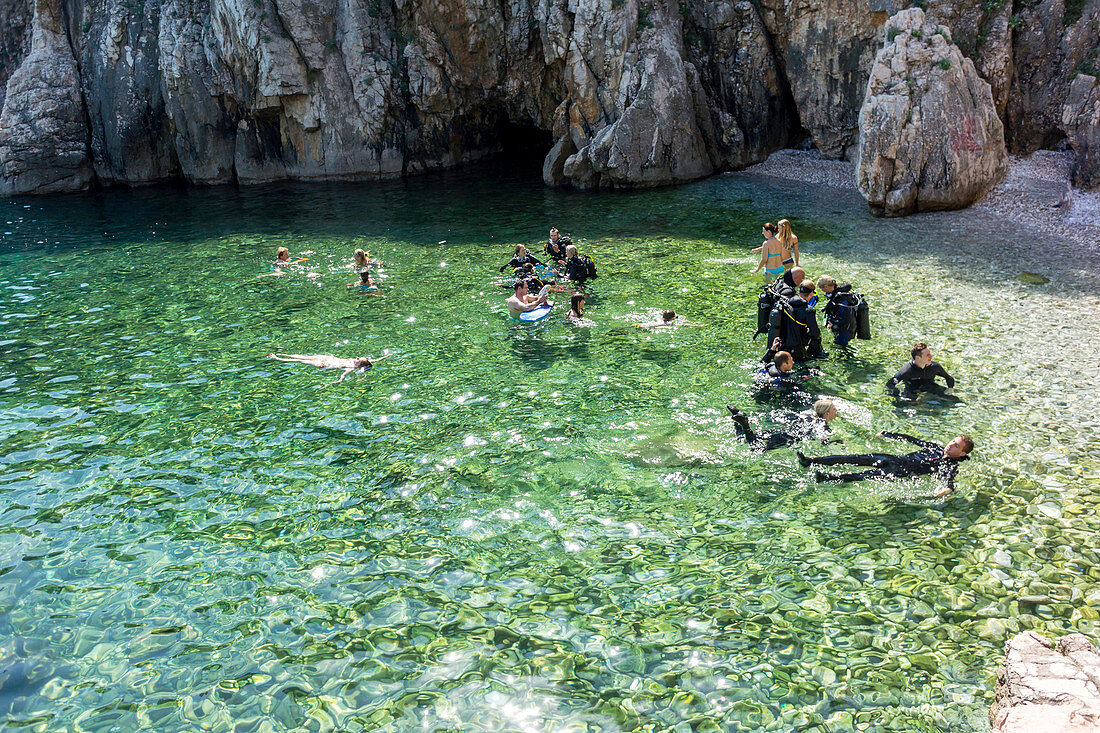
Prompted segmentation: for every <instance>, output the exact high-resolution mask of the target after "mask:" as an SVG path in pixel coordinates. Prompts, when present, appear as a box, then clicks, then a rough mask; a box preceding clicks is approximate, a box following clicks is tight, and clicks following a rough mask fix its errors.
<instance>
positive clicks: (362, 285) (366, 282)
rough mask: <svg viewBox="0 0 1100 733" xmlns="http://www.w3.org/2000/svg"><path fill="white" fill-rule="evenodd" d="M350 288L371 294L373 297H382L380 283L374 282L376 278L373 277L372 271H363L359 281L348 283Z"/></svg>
mask: <svg viewBox="0 0 1100 733" xmlns="http://www.w3.org/2000/svg"><path fill="white" fill-rule="evenodd" d="M348 287H349V288H359V289H360V290H361V291H363V292H364V293H371V294H372V295H382V293H381V292H380V291H379V290H378V283H376V282H375V281H374V276H373V275H371V272H370V270H363V271H362V272H360V273H359V279H358V280H356V281H355V282H353V283H348ZM382 297H385V296H382Z"/></svg>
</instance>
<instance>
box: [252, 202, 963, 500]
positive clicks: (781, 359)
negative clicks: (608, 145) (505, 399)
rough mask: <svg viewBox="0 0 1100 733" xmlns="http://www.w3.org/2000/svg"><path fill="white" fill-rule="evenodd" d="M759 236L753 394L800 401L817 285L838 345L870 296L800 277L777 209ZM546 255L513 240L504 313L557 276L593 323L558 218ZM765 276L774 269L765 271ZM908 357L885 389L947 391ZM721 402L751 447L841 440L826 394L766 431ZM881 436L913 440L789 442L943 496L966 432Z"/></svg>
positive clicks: (832, 461) (362, 364)
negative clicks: (884, 447) (871, 447)
mask: <svg viewBox="0 0 1100 733" xmlns="http://www.w3.org/2000/svg"><path fill="white" fill-rule="evenodd" d="M762 234H763V236H764V242H763V243H762V244H761V246H760V247H757V248H755V249H753V250H752V252H754V253H756V252H759V253H760V262H759V264H758V265H757V267H756V269H755V270H753V273H754V274H755V273H757V272H759V271H760V270H761V269H762V268H763V269H764V273H765V281H766V282H767V283H768V284H767V285H765V287H764V289H763V291H762V292H761V293H760V296H759V298H758V299H757V330H756V333H755V334H754V338H755V336H757V335H760V334H767V350H766V351H765V353H764V356H763V359H762V362H763V364H764V365H763V366H762V367H761V368H760V369H759V370H758V371H757V373H756V375H755V377H754V385H755V387H756V390H757V397H758V399H760V400H762V401H772V400H773V399H776V398H778V399H780V400H782V401H783V402H784V403H785V404H791V403H795V404H801V405H803V406H805V405H808V404H809V400H808V399H806V398H807V395H806V393H805V392H804V391H803V390H802V388H801V384H800V383H801V381H802V380H805V379H807V378H808V375H805V374H803V375H796V374H795V373H794V371H793V370H794V367H795V364H796V363H800V364H804V363H807V362H809V361H812V360H814V359H822V358H825V357H827V356H828V352H826V351H825V350H824V348H823V347H822V340H821V329H820V327H819V326H818V322H817V311H816V306H817V305H818V303H819V302H820V297H819V295H818V291H819V290H820V292H821V293H822V295H823V297H824V298H825V305H824V307H823V308H822V311H823V313H824V316H825V325H826V327H827V328H828V330H829V331H830V332H831V333H832V335H833V341H834V343H835V344H836V345H837V346H840V347H845V346H847V345H848V344H849V343H850V342H851V341H852V340H853V339H856V338H858V339H869V338H871V327H870V317H869V306H868V303H867V300H866V298H864V296H863V295H862V294H861V293H858V292H856V291H854V290H853V288H852V286H851V284H849V283H838V282H837V281H836V280H835V279H834V278H832V277H830V276H828V275H822V276H821V277H819V278H818V279H817V282H816V285H815V283H814V282H813V281H812V280H809V279H807V278H806V271H805V270H804V269H803V268H802V267H800V266H799V250H798V237H797V236H795V235H794V233H793V232H792V231H791V225H790V222H789V221H788V220H786V219H781V220H780V221H779V223H778V225H776V224H772V223H770V222H769V223H767V224H765V225H764V227H763V230H762ZM543 248H544V250H545V253H546V260H545V261H544V260H541V259H539V258H538V257H536V256H535V255H533V254H531V253H530V252H528V250H527V248H526V247H525V246H524V245H522V244H521V245H517V246H516V248H515V252H514V256H513V257H512V259H511V260H509V261H508V262H506V263H505V264H503V265H502V266H501V267H500V269H499V271H498V272H499V273H504V272H505V270H508V269H511V270H512V280H511V282H510V283H505V284H502V286H501V287H510V288H511V289H512V291H513V294H512V296H511V297H509V298H508V299H507V301H506V305H507V307H508V311H509V314H510V315H511V317H512V318H514V319H517V320H529V321H536V320H541V319H543V318H545V317H546V316H547V315H548V314H549V312H550V310H551V309H552V307H553V302H552V301H550V300H549V294H550V293H551V292H552V291H555V290H556V291H557V292H562V290H563V289H564V284H565V283H567V282H568V283H569V284H571V285H572V286H573V288H574V291H575V292H574V294H573V295H572V298H571V300H570V309H569V315H568V318H569V320H570V322H572V323H573V324H575V325H578V326H589V325H592V324H591V321H588V320H587V319H586V317H585V315H584V307H585V304H586V301H587V294H586V292H585V285H586V283H587V282H588V281H589V280H592V279H595V278H597V277H598V274H597V271H596V266H595V264H594V263H593V262H592V259H591V258H590V257H588V256H587V255H582V254H580V253H579V252H578V250H577V247H576V245H574V244H573V243H572V241H571V239H570V237H569V236H568V235H562V234H561V233H560V232H559V231H558V229H557V228H551V229H550V237H549V239H548V240H547V241H546V242H545V243H544V247H543ZM304 259H305V258H298V259H291V257H290V253H289V251H288V250H287V249H286V248H285V247H280V248H279V250H278V252H277V254H276V260H275V262H274V264H273V265H272V270H273V271H274V273H275V274H281V272H282V270H283V269H284V268H287V267H289V266H291V265H294V264H296V263H298V262H301V261H303V260H304ZM354 260H355V266H356V267H357V268H358V269H359V280H357V281H356V282H353V283H349V284H348V287H358V288H359V289H360V290H362V291H364V292H370V293H372V294H375V295H380V294H381V293H380V291H379V290H378V285H377V281H376V280H375V274H374V273H375V271H376V270H379V269H381V268H382V263H381V262H380V261H379V260H377V259H376V258H373V257H371V256H370V254H369V253H368V252H365V251H363V250H361V249H357V250H355V254H354ZM772 278H774V279H772ZM635 325H637V326H639V327H641V328H662V327H674V326H683V325H687V326H697V325H699V324H695V323H687V322H686V321H683V320H682V319H681V318H678V316H677V314H676V313H675V312H674V311H664V313H663V314H662V316H661V319H660V320H659V321H655V322H652V323H639V324H635ZM910 356H911V359H910V360H909V362H908V363H906V364H905V365H904V366H903V367H902V368H901V369H899V370H898V371H897V373H896V374H894V376H892V377H891V378H890V379H889V380H888V381H887V382H886V389H887V390H888V391H890V392H891V393H892V394H894V395H899V394H903V395H904V396H905V397H906V398H910V399H912V398H914V397H916V396H917V395H918V394H919V393H921V392H933V393H937V394H949V392H947V391H946V390H945V389H944V387H942V386H941V385H939V384H938V383H937V382H936V378H937V377H940V378H942V379H943V380H944V381H945V382H946V385H947V388H946V389H947V390H950V389H951V388H953V387H954V386H955V380H954V378H953V377H952V376H951V375H950V374H948V373H947V371H946V370H945V369H944V368H943V367H942V366H940V364H938V363H937V362H935V361H932V352H931V350H930V349H929V347H928V345H927V344H925V343H923V342H919V343H916V344H914V345H913V346H912V348H911V349H910ZM268 358H271V359H276V360H278V361H292V362H300V363H304V364H309V365H311V366H315V367H318V368H321V369H339V370H342V371H343V374H341V376H340V378H339V379H338V380H337V382H342V381H343V380H344V378H345V377H347V376H348V375H349V374H351V373H352V372H354V371H361V370H365V369H369V368H370V367H371V366H372V365H373V363H374V362H375V361H378V360H379V359H382V358H385V357H384V356H382V357H377V358H375V359H374V360H371V359H368V358H367V357H355V358H340V357H336V356H334V355H332V354H268ZM726 407H727V409H728V410H729V411H730V414H731V416H732V419H733V422H734V423H735V425H736V427H737V430H738V432H739V433H740V435H741V436H742V438H743V439H744V440H745V442H746V443H748V444H749V445H750V446H751V447H752V448H753V449H755V450H759V451H770V450H773V449H776V448H781V447H784V446H794V445H797V444H800V443H802V442H803V441H820V443H821V444H822V445H829V444H830V443H839V442H842V441H841V440H840V439H839V438H836V437H833V436H832V435H831V428H830V426H829V423H830V422H832V421H833V420H834V419H835V418H836V416H837V406H836V403H835V402H834V401H833V400H830V399H818V400H816V401H814V402H813V403H812V409H809V410H805V411H801V412H796V411H795V410H784V411H779V412H773V413H772V414H773V417H774V416H776V415H779V418H778V419H779V420H780V421H781V422H782V423H783V424H782V425H781V427H779V428H778V429H775V430H769V431H757V430H755V429H754V428H753V426H752V423H751V422H750V421H749V417H748V415H746V414H745V413H744V412H743V411H742V410H741V409H739V408H738V407H736V406H734V405H732V404H730V405H726ZM880 436H881V437H884V438H891V439H894V440H899V441H905V442H908V443H911V444H913V445H915V446H916V447H917V448H918V450H915V451H912V452H910V453H906V454H904V455H895V454H889V453H860V454H851V455H829V456H817V457H809V456H806V455H805V454H803V453H802V451H801V450H798V451H796V453H797V456H798V460H799V463H800V464H801V465H802V466H804V467H809V466H825V467H830V466H841V465H851V466H858V467H860V468H862V469H863V470H861V471H856V472H851V473H834V474H830V473H825V472H822V471H820V470H815V473H814V478H815V479H816V480H817V481H842V482H845V481H860V480H864V479H878V478H881V479H899V478H909V477H914V476H934V477H935V478H937V479H938V480H939V481H940V483H941V484H942V485H941V486H940V487H939V488H937V489H936V491H935V492H934V493H933V496H934V497H936V498H939V497H942V496H944V495H946V494H948V493H950V492H951V491H953V490H954V488H955V476H956V474H957V472H958V465H959V463H960V462H962V461H965V460H967V459H968V458H969V455H970V452H971V451H972V450H973V448H974V441H973V439H972V438H971V437H970V436H968V435H958V436H956V437H954V438H953V439H951V440H950V441H949V442H948V443H947V445H939V444H937V443H934V442H932V441H927V440H921V439H919V438H915V437H913V436H911V435H905V434H903V433H889V432H884V433H880Z"/></svg>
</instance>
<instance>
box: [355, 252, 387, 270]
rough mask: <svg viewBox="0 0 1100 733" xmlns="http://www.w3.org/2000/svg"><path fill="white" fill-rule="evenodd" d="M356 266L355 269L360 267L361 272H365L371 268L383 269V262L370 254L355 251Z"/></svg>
mask: <svg viewBox="0 0 1100 733" xmlns="http://www.w3.org/2000/svg"><path fill="white" fill-rule="evenodd" d="M353 256H354V257H355V264H354V265H353V267H358V268H359V270H360V271H363V270H365V269H367V268H369V267H382V261H381V260H378V259H376V258H374V257H371V256H370V252H364V251H363V250H361V249H357V250H355V254H354V255H353Z"/></svg>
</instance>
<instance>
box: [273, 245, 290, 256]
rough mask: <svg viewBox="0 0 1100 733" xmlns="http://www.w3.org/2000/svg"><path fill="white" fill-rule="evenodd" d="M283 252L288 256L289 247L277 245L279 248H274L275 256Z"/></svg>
mask: <svg viewBox="0 0 1100 733" xmlns="http://www.w3.org/2000/svg"><path fill="white" fill-rule="evenodd" d="M283 252H286V254H287V256H288V257H289V256H290V250H289V249H287V248H286V247H279V249H277V250H275V256H276V257H278V256H279V255H281V254H282V253H283Z"/></svg>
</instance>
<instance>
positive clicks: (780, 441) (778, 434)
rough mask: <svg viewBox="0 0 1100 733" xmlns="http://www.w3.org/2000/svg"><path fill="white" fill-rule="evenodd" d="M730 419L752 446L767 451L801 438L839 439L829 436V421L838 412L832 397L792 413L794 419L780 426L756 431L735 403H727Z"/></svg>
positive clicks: (832, 440) (826, 442)
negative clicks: (806, 409) (760, 431)
mask: <svg viewBox="0 0 1100 733" xmlns="http://www.w3.org/2000/svg"><path fill="white" fill-rule="evenodd" d="M726 409H727V410H729V411H730V415H731V417H732V418H733V421H734V422H735V423H736V424H737V427H738V428H739V429H740V431H741V435H742V436H743V437H744V438H745V442H746V443H748V444H749V445H750V446H751V447H752V448H753V449H754V450H758V451H762V452H763V451H769V450H774V449H776V448H781V447H782V446H785V445H791V444H792V443H797V442H799V441H802V440H820V441H821V444H822V445H828V444H829V443H838V442H840V440H839V439H836V438H830V437H829V433H830V428H829V423H830V422H832V421H833V420H834V419H835V418H836V415H837V410H836V404H835V403H834V402H833V401H832V400H818V401H816V402H814V406H813V409H812V410H809V411H805V412H800V413H797V414H794V417H793V419H791V420H789V422H788V424H787V425H786V426H785V427H784V428H783V429H781V430H773V431H770V432H762V433H757V432H756V431H754V430H753V429H752V425H751V424H750V423H749V417H748V415H746V414H745V413H744V412H742V411H741V410H740V409H738V408H737V407H735V406H734V405H726Z"/></svg>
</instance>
